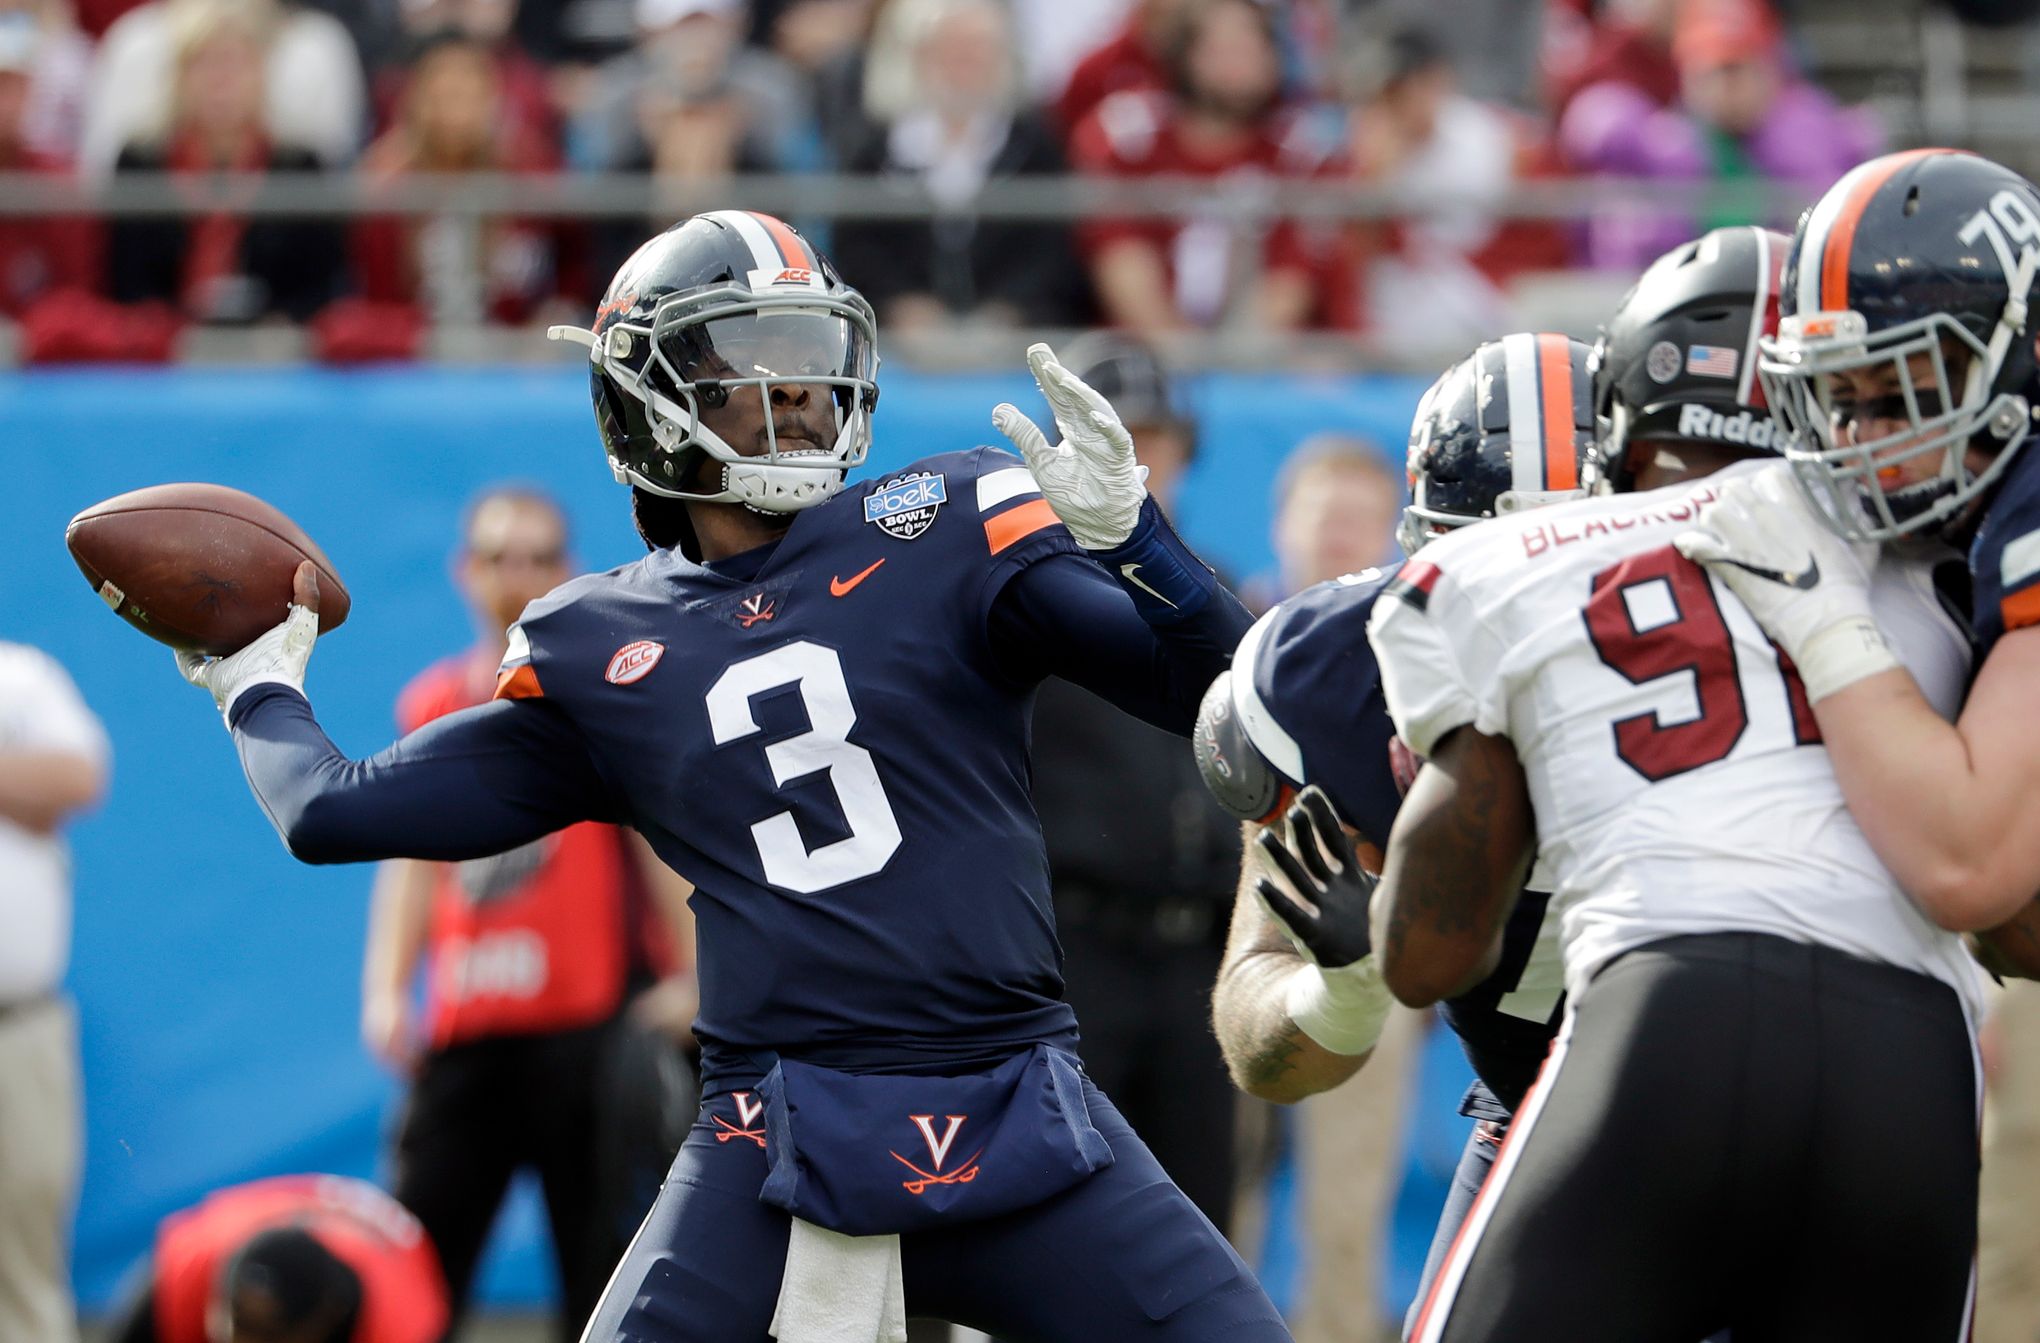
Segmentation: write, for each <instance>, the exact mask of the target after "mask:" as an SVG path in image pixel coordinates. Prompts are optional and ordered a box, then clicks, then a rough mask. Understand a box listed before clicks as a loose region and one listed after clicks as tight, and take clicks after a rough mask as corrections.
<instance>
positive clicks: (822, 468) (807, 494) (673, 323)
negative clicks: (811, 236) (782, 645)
mask: <svg viewBox="0 0 2040 1343" xmlns="http://www.w3.org/2000/svg"><path fill="white" fill-rule="evenodd" d="M546 334H547V335H549V336H551V337H552V338H553V339H554V340H572V341H576V342H578V343H580V344H582V345H585V346H587V347H588V359H589V362H590V364H591V365H592V367H591V369H590V371H589V382H590V386H591V390H592V393H593V396H594V401H595V423H596V425H597V426H598V427H599V428H600V430H601V432H602V446H603V449H604V450H605V451H606V452H607V453H608V455H609V466H610V469H611V470H612V471H614V472H615V474H616V478H617V480H618V481H620V482H625V483H628V484H631V485H634V486H636V487H637V488H639V489H641V490H646V491H649V492H651V493H652V494H656V495H663V496H665V497H667V498H670V499H696V500H703V501H715V502H730V503H740V504H746V505H749V506H750V507H752V508H755V509H760V510H762V511H765V512H770V513H790V512H793V511H795V510H797V509H802V508H807V507H810V506H812V505H814V504H818V503H820V502H822V500H824V499H827V498H828V497H829V496H830V495H832V494H834V493H835V492H836V491H837V490H839V489H841V488H842V485H843V477H844V474H845V473H846V472H847V471H849V470H850V469H851V468H852V467H854V466H857V465H858V464H859V463H861V462H862V461H863V460H864V457H865V454H866V453H867V452H869V451H870V448H871V413H872V410H873V409H874V408H875V407H876V406H877V404H878V384H877V383H876V382H875V381H874V379H875V378H876V376H877V373H878V328H877V322H876V319H875V318H874V317H873V316H872V311H871V305H870V304H869V303H867V302H865V301H864V297H863V295H861V294H859V293H858V292H857V291H856V290H854V289H852V288H850V287H849V286H848V285H846V284H844V283H843V280H842V278H841V277H840V276H838V275H837V274H836V271H835V268H834V267H833V266H831V265H830V264H829V262H828V260H827V259H826V258H824V257H823V256H822V255H821V254H820V253H818V252H816V251H815V249H814V248H813V247H811V246H809V245H808V242H807V240H806V239H805V238H803V237H801V236H800V234H799V233H797V232H795V231H794V230H793V229H792V228H791V227H789V226H788V225H786V224H785V223H783V222H781V221H780V220H777V219H774V218H773V217H772V216H770V215H763V214H758V213H756V212H754V211H750V210H712V211H710V212H709V213H707V214H699V215H696V216H694V217H693V218H692V219H688V220H684V221H682V222H681V223H678V224H675V225H674V226H673V227H672V228H669V229H667V230H666V231H665V232H664V233H661V234H659V235H658V236H657V237H655V238H653V239H651V240H650V241H648V242H647V243H645V244H644V246H642V247H640V248H638V249H637V251H636V252H634V253H632V254H631V257H630V259H629V260H628V261H626V262H624V263H623V266H622V268H621V269H619V270H618V271H617V272H616V278H615V279H614V280H611V281H610V283H609V290H608V292H607V293H606V294H604V295H603V297H602V304H601V306H600V307H598V308H597V309H596V310H595V328H594V330H592V331H584V330H582V329H581V328H580V327H572V326H556V327H553V328H551V329H550V330H549V331H548V332H547V333H546ZM785 384H794V385H799V386H802V387H816V386H820V387H826V388H828V389H829V391H830V394H831V395H832V396H833V397H834V398H835V403H836V404H835V422H836V440H835V442H834V443H833V444H831V445H829V446H827V447H803V448H795V449H786V450H782V449H781V448H780V446H779V442H778V438H777V435H776V433H775V432H774V430H773V425H772V408H771V396H772V389H773V388H774V387H775V386H780V385H785ZM751 395H755V396H758V397H760V398H761V399H763V400H764V401H765V403H766V405H765V433H766V447H765V452H764V454H763V455H762V456H755V457H748V456H745V455H744V454H743V453H741V452H739V451H737V449H736V448H735V447H733V446H732V445H731V444H728V443H725V442H724V441H723V440H722V439H721V438H720V437H719V436H717V435H716V434H715V433H714V432H713V431H712V430H710V429H709V428H708V427H707V426H705V425H704V424H702V422H701V411H702V409H703V407H711V408H712V407H716V406H720V405H723V404H725V403H726V402H727V401H728V400H729V398H730V397H732V396H751ZM704 457H708V458H713V459H714V460H715V461H718V462H721V463H722V464H723V467H722V473H721V477H720V479H719V480H717V481H713V482H703V483H701V484H699V485H691V484H690V483H691V482H693V481H694V477H695V473H696V467H697V465H698V464H699V463H700V461H701V460H702V458H704Z"/></svg>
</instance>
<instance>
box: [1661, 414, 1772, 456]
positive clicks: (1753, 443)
mask: <svg viewBox="0 0 2040 1343" xmlns="http://www.w3.org/2000/svg"><path fill="white" fill-rule="evenodd" d="M1777 428H1778V426H1777V424H1776V422H1774V421H1773V420H1772V419H1771V417H1770V416H1768V415H1764V416H1758V415H1752V414H1751V413H1750V412H1749V411H1746V410H1739V411H1737V412H1736V413H1735V414H1733V415H1723V414H1722V413H1721V412H1719V411H1714V410H1709V409H1707V407H1705V406H1695V405H1685V406H1681V407H1679V437H1680V438H1711V439H1714V440H1715V441H1716V442H1719V443H1745V444H1748V445H1749V446H1750V447H1753V448H1768V447H1770V446H1772V443H1771V436H1772V435H1773V434H1774V433H1776V432H1777Z"/></svg>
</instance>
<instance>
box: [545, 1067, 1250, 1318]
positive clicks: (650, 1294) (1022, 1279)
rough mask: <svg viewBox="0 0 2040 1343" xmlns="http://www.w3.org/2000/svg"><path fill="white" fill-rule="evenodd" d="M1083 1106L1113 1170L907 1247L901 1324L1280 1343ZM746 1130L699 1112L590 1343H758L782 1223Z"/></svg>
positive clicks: (1194, 1223)
mask: <svg viewBox="0 0 2040 1343" xmlns="http://www.w3.org/2000/svg"><path fill="white" fill-rule="evenodd" d="M1085 1095H1086V1099H1087V1100H1088V1101H1089V1103H1090V1110H1091V1121H1092V1123H1093V1124H1094V1125H1095V1126H1096V1127H1097V1130H1098V1132H1099V1133H1100V1134H1102V1135H1103V1136H1104V1138H1105V1140H1106V1142H1108V1143H1109V1144H1111V1147H1112V1153H1113V1157H1114V1161H1113V1164H1112V1165H1110V1166H1108V1167H1106V1168H1105V1169H1104V1170H1102V1171H1099V1172H1098V1173H1097V1174H1095V1175H1093V1176H1091V1177H1089V1178H1088V1179H1086V1180H1084V1181H1082V1182H1081V1183H1079V1184H1078V1185H1076V1186H1075V1187H1074V1188H1072V1189H1069V1190H1066V1191H1064V1192H1063V1193H1061V1194H1058V1195H1056V1196H1055V1197H1053V1198H1051V1199H1048V1200H1046V1201H1044V1202H1042V1203H1039V1204H1037V1205H1035V1206H1034V1207H1031V1208H1025V1209H1022V1210H1021V1211H1019V1212H1015V1213H1009V1214H1007V1215H1006V1216H1003V1217H992V1218H986V1219H984V1220H981V1221H974V1222H964V1223H959V1224H958V1225H956V1226H953V1227H943V1228H941V1229H939V1230H933V1231H925V1232H917V1233H914V1234H910V1235H907V1236H905V1237H903V1238H902V1243H901V1259H902V1271H903V1275H904V1277H905V1281H906V1290H907V1313H908V1314H909V1315H912V1316H915V1317H917V1318H928V1319H940V1320H948V1321H950V1322H952V1323H955V1324H962V1325H968V1326H970V1327H971V1328H975V1329H980V1330H983V1331H985V1332H986V1333H990V1334H994V1335H996V1336H998V1337H999V1338H1000V1339H1002V1340H1007V1341H1008V1343H1097V1341H1098V1340H1104V1339H1111V1340H1115V1341H1117V1340H1152V1341H1153V1343H1270V1341H1272V1340H1287V1339H1288V1338H1289V1330H1288V1328H1287V1327H1286V1326H1285V1325H1284V1324H1283V1323H1282V1317H1281V1316H1280V1315H1278V1314H1277V1313H1276V1311H1275V1307H1274V1305H1273V1304H1271V1303H1270V1302H1269V1300H1268V1296H1267V1294H1266V1293H1265V1292H1263V1291H1262V1290H1261V1286H1260V1283H1258V1282H1257V1281H1256V1280H1255V1278H1254V1275H1253V1272H1252V1271H1251V1270H1250V1269H1248V1267H1247V1266H1246V1264H1245V1263H1243V1262H1242V1261H1241V1259H1240V1257H1239V1256H1238V1255H1237V1254H1235V1253H1234V1252H1233V1249H1232V1247H1231V1246H1230V1245H1229V1244H1227V1243H1226V1240H1225V1238H1224V1237H1223V1236H1221V1235H1219V1234H1218V1232H1217V1231H1216V1230H1214V1229H1213V1227H1212V1225H1211V1223H1210V1222H1208V1221H1207V1220H1205V1218H1204V1215H1203V1214H1202V1213H1200V1212H1198V1211H1197V1208H1196V1206H1195V1205H1194V1204H1192V1203H1191V1202H1190V1200H1189V1199H1188V1198H1187V1197H1185V1196H1184V1194H1183V1193H1182V1191H1181V1190H1179V1189H1177V1188H1176V1186H1175V1185H1173V1184H1171V1183H1170V1182H1169V1178H1168V1176H1166V1175H1164V1174H1163V1173H1162V1168H1161V1166H1160V1165H1158V1164H1157V1163H1156V1161H1155V1159H1154V1157H1153V1156H1152V1155H1150V1154H1149V1152H1148V1149H1147V1147H1146V1145H1145V1144H1143V1143H1142V1142H1141V1140H1140V1139H1139V1138H1138V1137H1137V1136H1135V1134H1134V1132H1133V1130H1132V1129H1131V1128H1129V1127H1128V1126H1127V1123H1126V1121H1125V1120H1124V1119H1123V1118H1121V1117H1120V1114H1119V1112H1118V1111H1117V1110H1115V1109H1114V1108H1113V1107H1112V1104H1111V1102H1109V1101H1107V1100H1106V1099H1105V1097H1104V1096H1103V1094H1102V1093H1100V1092H1099V1091H1098V1090H1097V1089H1096V1088H1095V1087H1093V1086H1091V1085H1090V1083H1089V1082H1088V1081H1087V1082H1086V1083H1085ZM718 1120H720V1121H721V1122H720V1123H718V1122H717V1121H718ZM739 1120H740V1116H739V1115H738V1113H737V1108H736V1102H735V1099H734V1098H733V1097H731V1096H728V1095H724V1096H717V1097H715V1098H713V1099H711V1100H710V1101H709V1102H708V1103H707V1104H705V1105H704V1106H703V1107H702V1111H701V1116H700V1118H699V1119H698V1120H697V1121H696V1122H695V1125H694V1128H693V1129H692V1130H691V1131H690V1132H689V1133H688V1135H687V1141H686V1143H685V1144H684V1145H682V1147H681V1149H680V1155H679V1157H678V1159H676V1160H675V1161H674V1163H673V1170H672V1173H671V1174H670V1175H669V1176H667V1178H666V1185H665V1188H664V1189H662V1190H660V1191H659V1200H658V1202H657V1203H656V1204H655V1205H654V1206H653V1208H652V1212H651V1215H650V1216H649V1217H647V1218H646V1219H645V1224H644V1227H643V1228H642V1229H641V1230H640V1231H639V1232H638V1235H637V1239H636V1240H634V1241H633V1242H632V1243H631V1247H630V1250H629V1251H628V1252H627V1253H626V1254H625V1255H624V1257H623V1262H622V1263H621V1264H619V1265H618V1266H617V1270H616V1274H615V1276H614V1277H613V1278H612V1279H611V1280H610V1284H609V1290H608V1291H607V1292H605V1293H604V1294H603V1298H602V1303H601V1305H600V1306H598V1307H597V1308H596V1311H595V1317H594V1319H593V1320H592V1321H591V1322H590V1324H589V1327H588V1332H587V1333H586V1334H585V1335H584V1340H585V1343H764V1341H765V1340H766V1338H767V1337H768V1336H767V1334H766V1329H767V1327H768V1326H769V1325H770V1323H771V1321H772V1309H773V1305H774V1303H775V1302H776V1300H777V1299H778V1295H779V1277H780V1269H781V1267H782V1265H783V1264H784V1262H785V1259H786V1235H787V1223H788V1218H787V1214H785V1213H784V1212H781V1211H780V1210H779V1209H777V1208H773V1207H769V1206H767V1205H766V1204H763V1203H760V1202H759V1201H758V1187H759V1185H760V1184H761V1183H763V1181H764V1178H765V1151H764V1148H763V1146H762V1145H761V1144H760V1143H759V1142H758V1141H756V1140H754V1139H750V1138H747V1137H744V1136H742V1135H741V1134H733V1133H732V1131H731V1130H732V1128H742V1127H744V1126H742V1125H741V1124H740V1123H739ZM751 1127H753V1128H760V1127H762V1124H755V1125H753V1126H751Z"/></svg>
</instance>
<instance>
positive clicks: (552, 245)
mask: <svg viewBox="0 0 2040 1343" xmlns="http://www.w3.org/2000/svg"><path fill="white" fill-rule="evenodd" d="M502 89H503V81H502V68H501V65H500V62H499V58H498V56H497V53H496V51H495V49H494V48H493V47H492V46H491V45H490V44H488V43H487V42H484V41H482V40H480V39H478V38H474V37H468V36H465V35H462V34H459V33H454V32H449V33H446V34H443V35H441V36H440V37H438V38H435V39H432V40H430V41H428V42H427V43H426V45H425V48H424V50H423V51H422V52H421V53H420V55H419V56H418V59H417V62H416V64H415V65H413V67H412V69H411V76H410V80H409V82H408V84H407V85H406V87H405V89H404V93H403V96H402V98H401V99H400V100H399V101H398V103H397V106H396V112H395V116H394V119H393V121H392V123H391V125H390V127H389V129H388V130H386V131H384V132H383V134H382V135H381V136H380V137H378V138H377V140H376V141H375V143H374V144H372V145H370V146H369V147H368V149H367V151H366V152H365V153H364V154H363V155H362V161H361V170H362V174H363V176H364V177H365V178H366V179H367V180H368V182H369V183H370V184H371V188H373V187H374V186H376V185H380V184H383V183H388V182H392V181H395V180H397V179H399V178H403V177H407V176H410V175H413V174H416V173H437V174H458V173H487V172H511V173H546V172H551V171H552V170H554V169H555V168H556V167H557V166H558V162H557V157H556V155H554V154H553V152H552V150H551V147H550V146H549V145H547V144H546V143H545V142H544V141H542V140H540V139H539V138H538V137H537V136H536V135H535V134H534V133H533V132H532V131H531V130H530V128H529V126H528V124H526V123H525V122H523V121H522V120H520V119H519V118H517V117H514V116H512V115H510V114H509V112H508V110H507V109H506V106H505V103H504V99H503V96H502ZM570 250H571V238H570V236H566V235H563V233H562V231H561V230H559V229H556V228H553V227H550V226H548V225H545V224H540V223H533V222H529V221H523V220H515V219H487V220H481V221H476V220H473V219H468V218H459V217H454V216H447V217H444V218H424V219H420V218H417V217H410V218H404V219H396V218H384V217H376V218H369V219H364V220H363V221H362V222H361V223H360V224H359V225H357V226H356V228H355V230H354V238H353V251H354V262H355V268H356V274H357V277H358V279H359V282H360V289H361V294H362V297H364V298H365V299H368V300H369V301H371V302H375V303H396V304H409V305H413V306H414V307H416V308H418V309H419V310H421V311H422V312H423V313H424V314H425V315H427V316H429V317H430V318H431V319H432V320H433V321H435V322H442V323H450V324H455V325H472V324H474V323H476V322H479V321H481V320H483V319H484V318H489V319H492V320H495V321H499V322H521V321H525V320H527V319H529V318H531V317H532V316H533V315H534V314H536V313H537V312H538V310H539V308H540V307H541V306H542V305H543V304H544V303H545V302H546V300H548V299H550V298H553V297H555V296H556V295H558V294H559V293H560V292H561V290H562V282H561V271H562V269H563V268H562V266H561V264H560V262H561V253H562V252H563V251H569V252H570Z"/></svg>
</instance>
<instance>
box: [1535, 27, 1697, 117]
mask: <svg viewBox="0 0 2040 1343" xmlns="http://www.w3.org/2000/svg"><path fill="white" fill-rule="evenodd" d="M1678 13H1679V0H1602V2H1601V3H1596V0H1571V3H1553V4H1551V5H1550V6H1549V7H1548V8H1547V9H1546V11H1545V20H1544V62H1543V63H1544V88H1545V100H1546V104H1547V107H1548V109H1549V111H1550V114H1551V119H1552V120H1553V121H1557V120H1558V119H1559V118H1560V117H1562V116H1564V115H1565V109H1566V108H1567V107H1568V106H1569V105H1570V104H1571V103H1572V100H1573V96H1574V95H1575V94H1577V93H1578V92H1579V91H1580V90H1581V89H1584V88H1588V87H1589V86H1591V85H1594V84H1606V83H1616V84H1624V85H1627V86H1629V87H1631V88H1633V89H1635V90H1636V91H1637V92H1638V93H1640V94H1641V95H1642V96H1643V98H1644V100H1645V101H1646V102H1647V103H1648V104H1649V105H1650V106H1652V107H1664V106H1666V105H1667V104H1669V103H1671V102H1672V101H1673V100H1674V99H1676V98H1677V97H1678V96H1679V68H1678V66H1676V65H1674V64H1673V63H1672V25H1673V23H1674V21H1675V20H1676V19H1677V17H1678Z"/></svg>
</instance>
